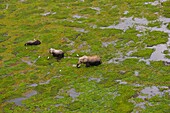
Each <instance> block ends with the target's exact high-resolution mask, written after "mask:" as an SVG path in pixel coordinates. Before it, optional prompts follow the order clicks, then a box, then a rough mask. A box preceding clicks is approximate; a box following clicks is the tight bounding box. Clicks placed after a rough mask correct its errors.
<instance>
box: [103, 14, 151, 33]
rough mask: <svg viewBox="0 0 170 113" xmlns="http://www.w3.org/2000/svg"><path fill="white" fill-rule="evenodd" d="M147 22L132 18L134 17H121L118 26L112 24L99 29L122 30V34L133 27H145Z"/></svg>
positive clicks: (142, 19)
mask: <svg viewBox="0 0 170 113" xmlns="http://www.w3.org/2000/svg"><path fill="white" fill-rule="evenodd" d="M147 24H148V20H147V19H146V18H134V17H129V18H126V17H123V18H121V19H120V21H119V24H113V25H110V26H108V27H100V28H101V29H120V30H123V31H124V32H125V31H126V30H127V29H129V28H132V27H134V26H135V25H143V26H145V25H147Z"/></svg>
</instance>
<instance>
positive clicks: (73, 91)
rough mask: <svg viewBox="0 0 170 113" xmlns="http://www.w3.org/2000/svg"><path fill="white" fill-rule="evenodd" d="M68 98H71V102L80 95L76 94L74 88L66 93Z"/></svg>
mask: <svg viewBox="0 0 170 113" xmlns="http://www.w3.org/2000/svg"><path fill="white" fill-rule="evenodd" d="M67 92H68V93H69V96H70V97H72V99H73V101H74V100H75V99H76V98H77V97H78V96H79V95H80V93H78V92H76V90H75V89H74V88H72V89H70V90H68V91H67Z"/></svg>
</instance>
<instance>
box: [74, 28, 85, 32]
mask: <svg viewBox="0 0 170 113" xmlns="http://www.w3.org/2000/svg"><path fill="white" fill-rule="evenodd" d="M74 30H75V31H77V32H80V33H88V31H86V30H85V29H83V28H74Z"/></svg>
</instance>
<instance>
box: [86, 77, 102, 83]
mask: <svg viewBox="0 0 170 113" xmlns="http://www.w3.org/2000/svg"><path fill="white" fill-rule="evenodd" d="M88 81H96V82H100V81H101V78H92V77H90V78H89V80H88Z"/></svg>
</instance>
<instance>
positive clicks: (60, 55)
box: [49, 48, 64, 60]
mask: <svg viewBox="0 0 170 113" xmlns="http://www.w3.org/2000/svg"><path fill="white" fill-rule="evenodd" d="M49 53H50V54H52V55H53V57H56V58H57V60H60V59H61V58H64V52H63V51H62V50H56V49H53V48H50V50H49Z"/></svg>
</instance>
